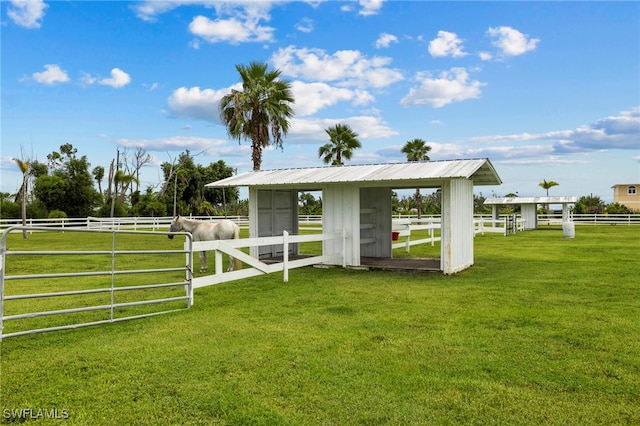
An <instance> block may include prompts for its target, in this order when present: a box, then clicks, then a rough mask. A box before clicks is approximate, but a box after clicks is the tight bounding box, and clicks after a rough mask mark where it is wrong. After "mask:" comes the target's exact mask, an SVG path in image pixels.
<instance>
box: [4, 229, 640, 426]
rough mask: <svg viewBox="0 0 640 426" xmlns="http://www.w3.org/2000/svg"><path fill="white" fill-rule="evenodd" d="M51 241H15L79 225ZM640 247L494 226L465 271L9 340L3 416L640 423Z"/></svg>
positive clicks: (246, 289) (223, 298)
mask: <svg viewBox="0 0 640 426" xmlns="http://www.w3.org/2000/svg"><path fill="white" fill-rule="evenodd" d="M47 235H49V234H46V235H45V234H42V235H40V236H37V235H36V234H33V235H32V236H30V239H29V240H27V241H22V240H21V238H20V236H19V235H16V238H13V237H12V239H11V240H10V243H11V247H10V248H11V249H12V250H18V249H21V248H20V247H25V246H24V245H27V244H33V243H35V242H37V241H40V242H41V243H42V244H48V245H49V246H50V247H54V246H56V245H61V244H66V242H64V241H63V240H64V235H70V234H57V235H56V236H55V237H47ZM47 238H51V239H53V240H47ZM57 238H60V240H55V239H57ZM74 238H76V241H75V242H74V244H76V245H77V246H81V247H85V246H91V245H92V244H94V243H95V242H92V241H91V240H90V239H89V240H87V241H84V240H83V239H84V238H89V237H88V236H84V234H82V235H81V236H77V235H74ZM39 239H40V240H39ZM165 240H166V237H165ZM151 241H152V240H149V242H144V241H143V240H139V241H136V242H133V241H132V242H130V243H125V244H126V245H128V244H137V245H138V246H140V247H144V246H145V245H146V244H149V245H154V244H157V243H156V242H151ZM182 241H183V239H182V238H179V239H175V240H174V242H173V243H172V244H174V245H175V246H176V248H178V249H179V248H181V247H182ZM95 244H97V243H95ZM163 244H165V241H164V240H163ZM166 244H169V243H166ZM394 255H395V256H406V255H407V254H406V253H404V250H403V249H397V250H396V251H395V253H394ZM410 255H411V256H417V257H433V256H438V255H439V245H438V244H436V246H435V247H431V246H428V245H423V246H415V247H412V249H411V254H410ZM639 255H640V234H639V232H638V230H637V229H635V228H633V227H627V226H578V227H577V228H576V238H575V239H565V238H563V237H562V230H561V229H560V228H558V227H553V226H550V227H545V228H544V229H541V230H537V231H526V232H521V233H518V234H516V235H512V236H508V237H504V236H502V235H495V234H486V235H485V236H477V237H476V239H475V262H476V263H475V265H474V266H473V267H472V268H470V269H468V270H466V271H463V272H461V273H459V274H456V275H454V276H444V275H441V274H439V273H394V272H384V271H361V270H343V269H341V268H332V269H318V268H311V267H310V268H302V269H296V270H292V271H290V274H289V280H290V281H289V283H283V282H282V275H281V274H273V275H267V276H260V277H255V278H252V279H247V280H243V281H237V282H230V283H226V284H222V285H218V286H212V287H207V288H202V289H198V290H196V292H195V304H194V306H193V307H192V308H191V309H189V310H181V311H176V312H172V313H169V314H165V315H159V316H154V317H150V318H145V319H140V320H133V321H126V322H121V323H116V324H110V325H103V326H96V327H89V328H83V329H76V330H66V331H58V332H51V333H42V334H36V335H31V336H20V337H14V338H9V339H5V340H4V341H3V342H2V343H1V347H0V354H1V359H0V368H1V369H0V410H2V415H1V416H0V423H2V422H4V423H11V422H14V421H15V422H19V421H23V420H26V421H27V422H28V421H31V420H38V421H39V423H38V424H58V423H61V422H64V423H65V424H70V425H123V424H130V425H134V424H135V425H159V424H167V425H169V424H171V425H174V424H175V425H178V424H184V425H211V424H220V425H244V424H258V425H259V424H264V425H380V424H393V425H400V424H402V425H410V424H416V425H424V424H435V425H457V424H469V425H498V424H500V425H505V424H513V425H540V424H550V425H556V424H557V425H560V424H562V425H602V424H614V425H615V424H619V425H624V424H640V357H639V356H638V354H639V353H640V322H639V318H640V283H639V281H638V272H639V271H640V256H639ZM177 256H178V259H177V260H176V262H177V263H179V262H180V260H181V259H182V260H183V259H184V257H183V256H184V255H177ZM173 261H174V260H169V259H162V258H161V259H156V258H153V257H150V258H149V259H146V260H145V262H148V263H149V264H150V265H153V264H155V263H156V262H157V264H159V265H166V264H168V263H171V262H173ZM48 262H53V261H51V260H48V259H40V260H39V262H38V263H37V265H38V266H33V265H31V266H29V265H27V264H25V265H23V266H20V268H38V269H47V268H54V266H55V265H53V264H48ZM56 262H59V259H58V260H56ZM98 262H101V260H100V261H98ZM196 264H197V261H196ZM14 267H16V266H14ZM82 267H83V268H92V267H96V266H91V265H87V264H84V265H83V266H82ZM132 267H133V266H132ZM12 273H18V272H16V271H15V270H14V271H13V272H12ZM25 273H27V272H25ZM178 275H180V274H178ZM134 277H135V276H134ZM84 284H86V283H84ZM84 284H83V285H84ZM9 285H10V283H9ZM31 285H34V283H31ZM44 285H46V286H49V287H50V288H60V287H56V286H64V285H65V284H61V283H44ZM14 290H16V289H11V288H9V289H8V292H11V291H14ZM47 417H58V419H51V418H47ZM62 418H64V419H62Z"/></svg>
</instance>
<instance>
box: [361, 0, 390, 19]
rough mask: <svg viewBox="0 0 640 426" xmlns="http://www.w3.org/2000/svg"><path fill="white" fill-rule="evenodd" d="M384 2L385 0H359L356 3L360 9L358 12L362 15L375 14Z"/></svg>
mask: <svg viewBox="0 0 640 426" xmlns="http://www.w3.org/2000/svg"><path fill="white" fill-rule="evenodd" d="M384 2H385V0H360V1H359V2H358V3H359V4H360V7H361V9H360V12H358V13H359V14H360V15H362V16H370V15H377V14H378V12H380V9H382V4H383V3H384Z"/></svg>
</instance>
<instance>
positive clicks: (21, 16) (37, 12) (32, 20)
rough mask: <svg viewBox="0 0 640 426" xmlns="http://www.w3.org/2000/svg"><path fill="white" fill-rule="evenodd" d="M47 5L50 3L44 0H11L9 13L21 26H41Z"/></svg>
mask: <svg viewBox="0 0 640 426" xmlns="http://www.w3.org/2000/svg"><path fill="white" fill-rule="evenodd" d="M47 7H49V5H47V4H46V3H45V2H44V1H42V0H11V6H9V7H7V15H8V16H9V18H11V20H12V21H13V22H15V24H16V25H20V26H21V27H25V28H40V26H41V25H42V22H41V21H42V18H43V17H44V11H45V9H46V8H47Z"/></svg>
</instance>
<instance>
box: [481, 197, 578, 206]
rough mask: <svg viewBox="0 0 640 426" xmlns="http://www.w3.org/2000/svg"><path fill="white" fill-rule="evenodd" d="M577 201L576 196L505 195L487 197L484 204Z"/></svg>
mask: <svg viewBox="0 0 640 426" xmlns="http://www.w3.org/2000/svg"><path fill="white" fill-rule="evenodd" d="M577 201H578V197H574V196H570V197H507V198H487V199H486V200H484V204H500V205H503V204H572V203H576V202H577Z"/></svg>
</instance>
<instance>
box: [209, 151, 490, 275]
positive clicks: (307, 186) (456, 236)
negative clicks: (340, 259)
mask: <svg viewBox="0 0 640 426" xmlns="http://www.w3.org/2000/svg"><path fill="white" fill-rule="evenodd" d="M501 183H502V181H501V180H500V178H499V176H498V174H497V173H496V171H495V169H494V167H493V165H492V164H491V162H490V161H489V159H486V158H485V159H470V160H450V161H429V162H408V163H390V164H366V165H353V166H330V167H310V168H298V169H278V170H260V171H252V172H247V173H243V174H240V175H237V176H232V177H229V178H226V179H222V180H219V181H217V182H212V183H210V184H207V186H208V187H216V188H224V187H241V186H242V187H248V188H249V234H250V236H251V237H262V236H273V235H281V234H282V231H283V230H286V231H288V232H290V233H297V231H298V216H297V215H298V191H316V190H320V191H322V202H323V215H322V228H323V232H325V233H330V232H340V231H342V230H343V229H344V230H346V232H347V235H348V236H347V244H346V253H345V257H346V264H347V265H349V266H360V258H361V256H367V257H391V218H392V211H391V191H392V189H410V188H441V189H442V235H441V238H442V239H441V259H440V269H441V270H442V271H443V272H444V273H445V274H453V273H456V272H459V271H461V270H463V269H466V268H468V267H469V266H471V265H473V187H474V185H500V184H501ZM269 250H270V249H269V248H267V249H266V251H265V252H261V253H252V255H253V256H256V257H258V256H264V257H266V256H270V255H277V254H278V253H277V252H276V251H277V248H272V249H271V250H272V251H271V252H270V251H269ZM338 250H342V247H338V243H334V242H327V243H325V244H324V245H323V251H324V253H325V254H332V253H335V252H337V251H338Z"/></svg>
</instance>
